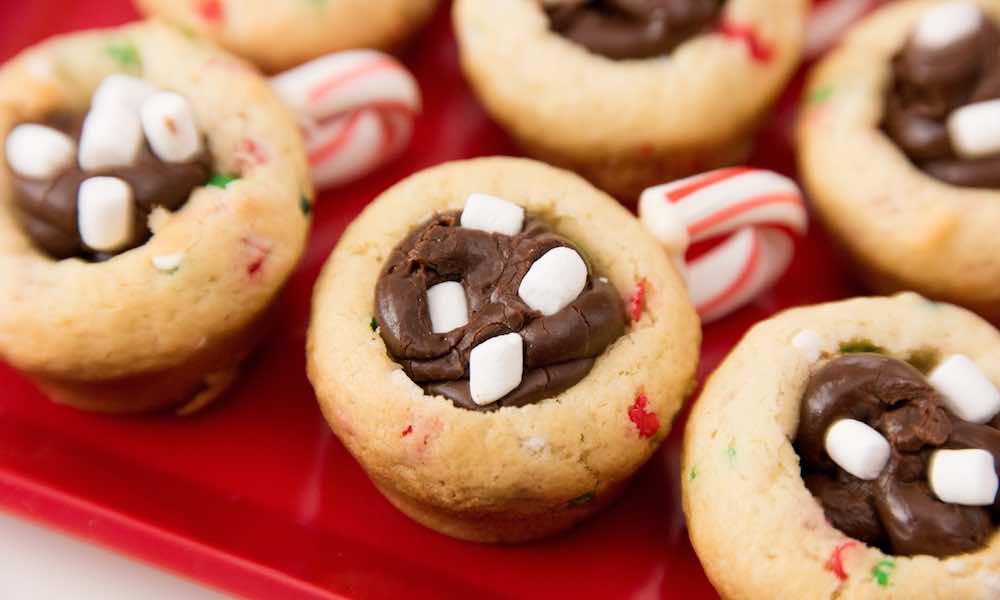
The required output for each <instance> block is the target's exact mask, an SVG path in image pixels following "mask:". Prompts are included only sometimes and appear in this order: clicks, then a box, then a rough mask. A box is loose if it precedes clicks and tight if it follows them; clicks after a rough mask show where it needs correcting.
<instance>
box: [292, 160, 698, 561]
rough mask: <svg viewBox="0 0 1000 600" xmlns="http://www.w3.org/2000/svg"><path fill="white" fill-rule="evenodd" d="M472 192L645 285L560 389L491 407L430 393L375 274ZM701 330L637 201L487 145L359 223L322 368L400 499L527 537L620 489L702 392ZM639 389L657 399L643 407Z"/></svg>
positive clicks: (348, 435) (327, 328)
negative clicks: (476, 407)
mask: <svg viewBox="0 0 1000 600" xmlns="http://www.w3.org/2000/svg"><path fill="white" fill-rule="evenodd" d="M472 192H484V193H489V194H494V195H497V196H499V197H502V198H505V199H508V200H510V201H511V202H515V203H518V204H520V205H522V206H524V207H525V209H526V210H527V211H528V212H529V213H530V214H533V215H534V216H537V217H539V218H541V219H543V220H544V221H546V222H547V223H548V225H549V226H551V227H552V228H553V229H554V230H555V231H556V232H557V233H559V234H561V235H563V236H565V237H566V238H568V239H569V240H570V241H572V242H573V243H574V244H576V245H577V247H578V248H580V250H581V252H582V253H583V254H585V255H586V257H587V258H588V260H589V262H590V263H591V264H592V265H593V267H594V272H595V273H596V274H597V275H603V276H606V277H607V278H608V279H609V280H610V281H611V283H612V284H613V285H614V286H615V287H616V288H618V290H620V291H621V293H622V295H623V296H625V295H627V294H630V293H633V291H634V290H635V289H636V287H637V285H640V282H642V283H641V285H642V286H643V287H642V289H644V290H645V293H644V301H643V303H642V304H641V306H642V312H641V315H640V316H639V318H638V320H635V321H633V322H632V323H631V324H630V325H629V326H628V327H627V328H626V332H625V334H624V335H623V336H622V337H621V338H620V339H618V340H617V341H616V342H614V343H613V344H612V345H611V346H609V347H608V348H607V349H606V350H605V351H604V353H603V354H602V355H600V356H599V357H598V358H597V361H596V363H595V365H594V368H593V370H592V371H591V372H590V373H589V374H588V375H587V376H586V377H585V378H584V379H583V380H582V381H580V382H579V383H577V384H576V385H574V386H573V387H571V388H570V389H568V390H566V391H565V392H563V393H561V394H559V395H558V396H555V397H554V398H550V399H547V400H543V401H541V402H538V403H536V404H531V405H528V406H524V407H505V408H501V409H499V410H497V411H495V412H489V413H480V412H473V411H469V410H465V409H461V408H457V407H455V406H454V405H453V404H452V402H451V401H450V400H448V399H446V398H443V397H440V396H428V395H425V394H424V393H423V390H422V389H421V388H419V387H418V386H417V385H416V384H414V383H413V382H412V381H411V380H410V379H409V378H408V377H407V376H406V375H405V373H404V372H403V370H402V369H401V368H400V367H399V365H398V364H396V363H395V362H393V360H392V358H391V357H390V356H389V354H388V352H387V350H386V346H385V344H384V342H383V341H382V338H381V337H380V335H379V334H378V332H377V331H374V330H373V327H372V323H373V317H372V315H373V311H374V295H375V291H374V290H375V283H376V281H377V279H378V277H379V273H380V270H381V268H382V266H383V263H384V261H385V259H386V258H387V256H388V255H389V253H390V251H391V250H392V249H393V248H394V247H395V246H396V244H398V243H399V242H400V240H402V239H403V237H404V236H405V235H406V234H407V233H408V232H409V231H410V230H411V229H412V228H413V227H414V226H415V225H416V224H417V223H419V222H420V221H421V220H422V219H423V218H425V217H427V216H428V215H429V214H431V213H433V212H435V211H446V210H452V209H461V208H462V206H463V204H464V202H465V199H466V197H467V196H468V195H469V194H470V193H472ZM699 341H700V329H699V325H698V319H697V316H696V314H695V312H694V309H693V308H692V306H691V304H690V301H689V300H688V298H687V294H686V291H685V289H684V285H683V283H682V281H681V279H680V278H679V276H678V275H677V273H676V272H675V271H674V270H673V267H672V266H671V265H670V263H669V261H668V259H667V258H666V256H665V254H664V253H663V251H662V250H661V249H660V248H659V246H658V245H657V243H656V241H655V240H654V239H653V238H652V237H651V236H650V235H649V234H648V233H646V232H645V231H644V230H643V229H642V228H641V226H640V225H639V223H638V222H637V221H636V220H635V219H634V218H633V217H632V216H631V215H630V214H629V213H628V212H627V211H626V210H625V209H623V208H622V207H621V206H620V205H618V204H617V203H616V202H614V200H613V199H611V198H610V197H608V196H606V195H605V194H603V193H601V192H599V191H597V190H596V189H594V188H593V187H591V186H590V185H589V184H587V183H586V182H585V181H583V180H582V179H580V178H579V177H577V176H575V175H573V174H570V173H567V172H564V171H561V170H557V169H554V168H552V167H549V166H546V165H543V164H541V163H536V162H533V161H529V160H524V159H512V158H487V159H477V160H470V161H464V162H456V163H450V164H446V165H443V166H439V167H435V168H432V169H429V170H427V171H424V172H422V173H419V174H417V175H414V176H413V177H410V178H409V179H406V180H404V181H403V182H401V183H399V184H397V185H396V186H395V187H393V188H391V189H390V190H389V191H387V192H385V193H384V194H383V195H382V196H380V197H379V198H378V199H377V200H376V201H375V202H373V203H372V204H371V205H369V207H368V208H367V209H366V210H365V211H364V212H363V213H362V214H361V216H360V217H358V219H357V220H356V221H355V222H354V223H353V224H352V225H351V226H350V228H349V229H348V230H347V232H346V233H345V234H344V237H343V238H342V239H341V241H340V243H339V245H338V246H337V249H336V251H335V252H334V253H333V255H332V256H331V258H330V260H329V262H328V263H327V265H326V267H325V269H324V271H323V274H322V276H321V277H320V280H319V283H318V284H317V286H316V291H315V296H314V300H313V317H312V323H311V325H310V329H309V345H308V363H309V378H310V380H311V381H312V383H313V386H314V387H315V389H316V393H317V396H318V398H319V402H320V405H321V407H322V409H323V413H324V414H325V415H326V418H327V420H328V421H329V423H330V425H331V426H332V427H333V430H334V432H335V433H336V434H337V436H338V437H339V438H340V440H341V441H342V442H343V443H344V445H345V446H346V447H347V449H348V450H350V452H351V453H352V454H353V455H354V456H355V458H356V459H357V460H358V462H359V463H360V464H361V466H362V467H363V468H364V469H365V471H366V472H367V473H368V475H369V477H370V478H371V480H372V481H373V482H374V483H375V485H376V486H378V488H379V489H380V490H381V491H382V492H383V493H384V494H385V496H386V497H387V498H388V499H389V500H390V501H391V502H392V503H393V504H395V505H396V506H397V507H398V508H399V509H400V510H402V511H403V512H405V513H406V514H407V515H409V516H410V517H412V518H413V519H415V520H417V521H419V522H421V523H423V524H424V525H426V526H428V527H431V528H433V529H436V530H438V531H440V532H442V533H445V534H448V535H451V536H454V537H459V538H464V539H468V540H475V541H482V542H517V541H523V540H529V539H534V538H539V537H543V536H547V535H551V534H554V533H556V532H558V531H561V530H564V529H566V528H568V527H570V526H572V525H573V524H575V523H577V522H579V521H581V520H583V519H585V518H587V517H588V516H590V515H591V514H593V513H594V512H596V511H597V510H599V509H600V508H601V507H602V506H604V505H605V504H607V503H608V502H609V501H610V500H611V499H613V498H614V497H615V495H616V493H617V492H618V491H619V490H620V489H621V488H622V486H623V484H624V483H625V482H626V481H627V480H628V479H629V477H630V476H631V475H632V474H633V473H634V472H635V470H636V469H638V468H639V466H640V465H642V464H643V462H645V461H646V459H648V458H649V456H650V455H651V454H652V453H653V451H654V450H656V448H657V447H658V445H659V443H660V442H661V441H662V440H663V438H664V437H665V436H666V434H667V432H668V430H669V428H670V422H671V420H672V418H673V416H674V414H675V413H676V412H677V410H678V408H679V407H680V405H681V403H682V401H683V399H684V397H685V396H686V395H687V394H688V392H689V391H690V390H691V387H692V384H693V378H694V369H695V365H696V363H697V358H698V344H699ZM640 396H641V397H645V398H646V401H645V402H646V406H645V409H643V408H638V409H637V408H635V407H636V404H637V398H639V397H640ZM639 404H640V405H641V404H642V402H639ZM630 409H632V412H633V413H634V412H635V410H639V411H640V412H650V413H655V415H656V420H657V428H656V430H655V432H653V431H650V430H648V429H647V430H645V431H644V432H640V430H639V428H638V427H637V425H636V424H635V423H634V422H633V421H632V420H631V419H630Z"/></svg>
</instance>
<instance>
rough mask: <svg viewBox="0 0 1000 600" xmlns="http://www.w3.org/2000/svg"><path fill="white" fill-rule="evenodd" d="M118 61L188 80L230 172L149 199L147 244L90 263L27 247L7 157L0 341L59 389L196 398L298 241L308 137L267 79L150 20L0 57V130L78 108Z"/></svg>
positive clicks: (162, 403)
mask: <svg viewBox="0 0 1000 600" xmlns="http://www.w3.org/2000/svg"><path fill="white" fill-rule="evenodd" d="M115 72H124V73H128V74H131V75H135V76H139V77H143V78H145V79H146V80H148V81H150V82H151V83H153V84H155V85H157V86H159V87H161V88H164V89H168V90H172V91H176V92H178V93H180V94H182V95H184V96H185V97H186V98H187V99H188V100H189V102H190V103H191V106H192V108H193V111H194V114H195V118H196V120H197V121H198V123H199V125H200V127H201V129H202V131H203V132H204V134H205V137H206V140H207V146H208V149H209V152H210V154H211V156H212V158H213V161H214V164H215V169H216V171H218V172H219V173H224V174H227V175H229V176H230V177H231V178H233V180H232V181H230V182H229V183H228V184H225V185H224V186H223V183H222V182H221V181H228V179H226V180H221V181H220V182H219V183H218V185H209V186H205V187H201V188H197V189H195V191H194V192H193V193H192V194H191V197H190V198H189V200H188V202H187V204H186V205H185V206H184V207H183V208H181V209H180V210H178V211H177V212H175V213H172V214H171V213H167V212H165V211H156V212H154V214H153V216H152V217H151V219H150V223H151V226H152V229H153V231H154V235H153V237H152V238H151V239H150V240H149V241H148V242H147V243H146V244H144V245H143V246H141V247H139V248H136V249H134V250H131V251H128V252H125V253H123V254H120V255H118V256H116V257H114V258H112V259H110V260H108V261H106V262H102V263H89V262H86V261H83V260H80V259H67V260H62V261H55V260H53V259H51V258H49V257H48V256H46V255H44V254H43V253H42V252H41V251H39V250H38V249H36V248H35V246H34V245H33V244H32V243H31V241H30V240H29V238H28V237H27V235H26V234H25V233H24V231H23V230H22V229H21V227H20V225H19V224H18V223H17V221H16V217H15V212H14V211H15V209H14V204H13V203H14V201H13V181H12V175H11V173H10V171H9V170H8V169H7V168H6V167H4V168H3V169H2V170H0V356H2V357H3V359H4V360H6V361H7V362H9V363H10V364H11V365H13V366H14V367H16V368H18V369H20V370H21V371H23V372H25V373H26V374H28V375H29V376H30V377H32V378H33V379H35V380H36V381H37V382H38V383H39V384H40V386H41V387H42V388H43V389H45V390H47V391H48V392H49V393H50V394H51V395H52V397H53V399H55V400H56V401H59V402H64V403H67V404H72V405H75V406H79V407H82V408H87V409H93V410H106V411H114V412H135V411H143V410H152V409H157V408H164V407H168V406H176V405H182V404H185V403H188V402H191V401H195V404H194V405H193V406H191V407H189V408H197V407H198V406H200V405H203V404H205V403H207V401H209V400H211V398H212V397H214V396H215V395H217V394H218V393H219V392H221V391H222V390H223V389H225V387H226V385H227V384H228V382H229V381H231V380H232V379H233V376H234V370H235V368H236V366H237V365H238V364H239V362H240V361H241V360H242V359H243V358H244V357H245V356H246V355H247V354H248V353H249V352H250V350H251V349H252V347H253V343H254V342H255V341H256V339H257V338H258V337H259V335H260V333H261V331H262V330H263V325H264V323H266V321H267V308H268V306H269V305H270V304H271V303H272V301H273V300H274V299H275V297H276V295H277V294H278V292H279V290H280V289H281V287H282V285H283V284H284V282H285V280H286V279H287V278H288V276H289V275H290V274H291V272H292V270H293V269H294V267H295V265H296V263H297V261H298V258H299V256H300V255H301V253H302V250H303V247H304V243H305V238H306V232H307V230H308V218H307V216H306V214H305V212H307V211H304V210H303V206H306V207H307V206H308V203H309V202H310V201H311V196H312V188H311V186H310V183H309V177H308V171H307V166H306V161H305V156H304V150H303V148H302V142H301V139H300V137H299V134H298V130H297V128H296V126H295V123H294V121H293V119H292V117H291V116H290V114H288V113H287V111H286V109H285V108H284V107H283V105H281V104H280V103H279V101H278V100H277V99H276V98H275V97H274V96H273V95H272V94H271V92H270V90H269V88H268V86H267V84H266V82H265V81H264V80H263V79H261V78H260V77H259V76H257V75H255V74H254V73H253V72H251V71H247V70H246V69H245V68H244V67H243V66H242V65H241V63H240V62H238V61H237V60H236V59H234V58H232V57H230V56H229V55H227V54H223V53H221V52H220V51H218V50H215V49H213V48H212V47H209V46H207V45H202V44H199V43H196V42H193V41H192V40H191V39H189V38H188V37H186V36H185V35H183V34H182V33H180V32H178V31H176V30H174V29H172V28H170V27H167V26H165V25H162V24H158V23H155V22H149V23H143V24H138V25H132V26H128V27H122V28H118V29H110V30H103V31H92V32H86V33H78V34H71V35H67V36H62V37H57V38H53V39H51V40H49V41H47V42H44V43H42V44H40V45H38V46H35V47H33V48H31V49H29V50H27V51H25V52H24V53H22V54H21V55H19V56H18V57H16V58H14V59H13V60H12V61H11V62H9V63H7V64H6V65H4V67H3V68H2V69H0V136H3V137H5V136H6V135H7V133H8V132H9V131H10V129H11V128H12V127H13V126H14V125H16V124H17V123H19V122H24V121H30V120H33V119H40V118H44V117H45V116H46V115H47V114H50V113H51V112H53V111H57V110H58V111H64V110H70V111H77V112H84V111H86V110H87V108H88V106H89V102H90V96H91V94H92V93H93V91H94V89H95V88H96V87H97V85H98V84H99V83H100V82H101V80H102V79H103V78H104V77H106V76H107V75H110V74H112V73H115ZM0 151H2V150H0ZM158 257H175V259H176V260H173V261H166V263H164V262H163V261H154V259H157V258H158ZM177 257H179V259H178V258H177ZM157 263H159V265H160V266H159V268H158V267H157ZM164 264H166V266H167V267H169V268H165V267H164Z"/></svg>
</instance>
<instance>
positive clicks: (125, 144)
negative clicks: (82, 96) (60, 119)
mask: <svg viewBox="0 0 1000 600" xmlns="http://www.w3.org/2000/svg"><path fill="white" fill-rule="evenodd" d="M142 141H143V137H142V125H140V124H139V117H138V116H136V115H135V114H134V113H132V112H131V111H127V110H122V108H121V107H120V106H117V105H114V104H105V105H103V106H94V107H91V110H90V112H89V113H88V114H87V118H86V119H84V120H83V130H82V131H81V132H80V156H79V160H80V168H81V169H83V170H84V171H97V170H100V169H111V168H114V167H127V166H130V165H132V164H133V163H135V160H136V158H137V157H138V155H139V149H140V148H142Z"/></svg>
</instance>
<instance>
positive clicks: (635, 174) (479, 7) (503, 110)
mask: <svg viewBox="0 0 1000 600" xmlns="http://www.w3.org/2000/svg"><path fill="white" fill-rule="evenodd" d="M807 5H808V3H807V2H804V1H801V0H790V1H789V2H786V3H785V4H784V5H783V6H782V10H780V11H775V10H774V7H773V5H772V3H770V2H765V1H762V0H729V1H728V2H726V4H725V6H724V7H723V9H722V11H723V12H722V14H721V17H720V20H719V21H718V23H720V24H722V25H725V27H723V26H722V25H720V26H719V27H718V28H717V29H719V30H724V31H729V32H730V34H731V35H724V34H723V33H719V32H718V31H709V32H707V33H703V34H701V35H698V36H696V37H694V38H691V39H689V40H688V41H686V42H684V43H683V44H681V45H680V46H679V47H678V48H676V49H675V50H674V51H673V52H672V53H670V54H669V55H667V56H665V57H658V58H649V59H639V60H635V59H633V60H618V61H616V60H611V59H609V58H605V57H603V56H600V55H598V54H593V53H591V52H589V51H588V50H587V49H585V48H584V47H583V46H580V45H577V44H576V43H574V42H572V41H570V40H568V39H566V38H564V37H562V36H561V35H560V34H558V33H555V32H553V31H551V30H550V28H549V19H548V17H547V16H546V14H545V11H544V9H543V8H542V4H541V2H539V1H538V0H507V1H504V2H481V1H479V0H457V1H456V2H455V4H454V11H453V19H454V24H455V33H456V36H457V38H458V42H459V51H460V57H461V62H462V67H463V69H464V71H465V74H466V76H467V77H468V79H469V81H470V82H471V83H472V86H473V88H474V90H475V92H476V94H477V95H478V96H479V98H480V100H481V101H482V102H483V104H484V105H485V106H486V109H487V110H488V111H489V112H490V114H491V115H492V116H493V117H494V118H495V119H496V120H497V121H498V122H499V123H500V124H501V125H502V126H503V127H504V128H505V129H506V130H507V131H508V132H509V133H510V134H511V136H513V137H514V139H515V140H516V141H517V142H518V144H519V145H520V146H521V147H522V148H523V149H524V150H525V151H526V152H528V153H529V154H531V155H533V156H535V157H537V158H539V159H541V160H544V161H546V162H549V163H551V164H555V165H559V166H561V167H565V168H568V169H572V170H574V171H577V172H578V173H580V174H581V175H583V176H584V177H586V178H587V179H589V180H590V181H591V182H593V183H594V184H595V185H597V186H598V187H600V188H602V189H604V190H606V191H607V192H609V193H611V194H612V195H614V196H616V197H618V198H619V199H622V200H626V201H628V202H635V201H636V200H637V199H638V197H639V193H640V192H641V191H642V190H643V189H644V188H646V187H648V186H650V185H655V184H658V183H663V182H664V181H670V180H673V179H677V178H680V177H682V176H685V175H690V174H693V173H696V172H701V171H706V170H709V169H712V168H714V167H719V166H725V165H731V164H736V163H739V162H741V161H743V160H744V159H745V158H746V157H747V155H748V153H749V150H750V144H751V138H752V135H753V133H754V130H755V128H756V126H757V124H758V123H759V122H760V120H761V118H762V117H763V115H764V114H765V112H766V111H767V110H768V108H769V107H770V105H771V103H772V102H773V101H774V99H775V98H776V97H777V95H778V94H779V93H780V91H781V89H782V87H783V86H784V84H785V82H786V81H787V80H788V77H789V76H790V75H791V73H792V71H793V70H794V68H795V66H796V65H797V64H798V60H799V52H800V49H801V46H802V39H803V35H804V29H805V17H806V13H807ZM736 31H739V32H742V34H743V35H744V36H745V37H743V38H742V39H741V38H740V37H739V35H736V34H735V33H734V32H736ZM755 56H756V58H755Z"/></svg>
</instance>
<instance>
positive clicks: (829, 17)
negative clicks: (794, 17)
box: [805, 0, 885, 60]
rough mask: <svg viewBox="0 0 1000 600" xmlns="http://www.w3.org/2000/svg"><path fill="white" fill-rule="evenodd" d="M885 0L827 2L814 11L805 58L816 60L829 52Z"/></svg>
mask: <svg viewBox="0 0 1000 600" xmlns="http://www.w3.org/2000/svg"><path fill="white" fill-rule="evenodd" d="M884 2H885V0H827V2H824V3H822V4H820V5H819V6H817V7H816V8H814V9H813V11H812V14H810V15H809V22H808V24H807V25H806V47H805V57H806V59H807V60H811V59H813V58H816V57H817V56H819V55H820V54H822V53H824V52H826V51H827V50H829V49H830V48H831V47H832V46H833V45H834V44H835V43H837V40H839V39H840V36H841V35H843V34H844V31H846V30H847V29H848V28H849V27H850V26H851V25H853V24H854V23H855V22H856V21H857V20H858V19H860V18H861V17H863V16H865V15H866V14H868V13H869V12H871V11H872V10H874V9H875V8H877V7H878V5H880V4H882V3H884Z"/></svg>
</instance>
